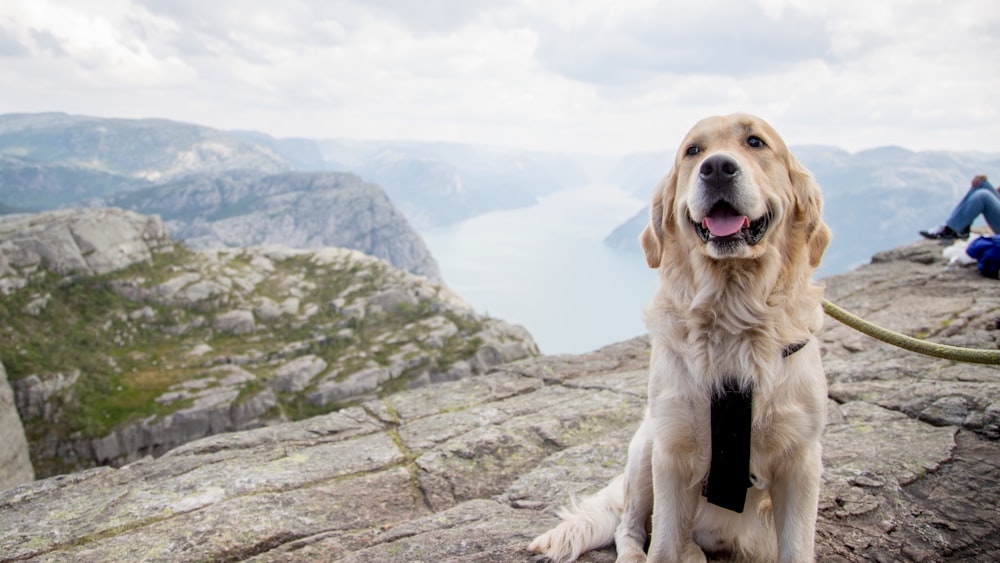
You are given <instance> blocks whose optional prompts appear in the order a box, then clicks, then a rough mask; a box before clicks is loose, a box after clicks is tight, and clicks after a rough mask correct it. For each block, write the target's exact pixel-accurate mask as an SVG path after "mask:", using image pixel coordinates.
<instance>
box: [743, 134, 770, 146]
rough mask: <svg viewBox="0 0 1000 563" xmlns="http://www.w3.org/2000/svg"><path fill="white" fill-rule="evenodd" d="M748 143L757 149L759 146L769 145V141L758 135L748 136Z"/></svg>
mask: <svg viewBox="0 0 1000 563" xmlns="http://www.w3.org/2000/svg"><path fill="white" fill-rule="evenodd" d="M747 144H748V145H750V146H751V147H753V148H755V149H759V148H763V147H766V146H767V143H765V142H764V141H763V140H762V139H761V138H760V137H758V136H757V135H751V136H750V137H748V138H747Z"/></svg>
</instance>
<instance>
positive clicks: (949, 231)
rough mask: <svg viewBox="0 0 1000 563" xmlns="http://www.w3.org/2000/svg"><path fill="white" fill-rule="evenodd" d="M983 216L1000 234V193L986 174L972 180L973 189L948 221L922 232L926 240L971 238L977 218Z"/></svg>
mask: <svg viewBox="0 0 1000 563" xmlns="http://www.w3.org/2000/svg"><path fill="white" fill-rule="evenodd" d="M980 215H982V216H983V217H984V218H985V219H986V224H988V225H989V226H990V228H991V229H993V232H994V233H996V234H1000V193H997V190H995V189H994V188H993V186H992V185H991V184H990V183H989V182H988V181H987V180H986V175H985V174H980V175H978V176H976V177H975V178H973V179H972V187H971V188H969V191H968V192H967V193H966V194H965V197H963V198H962V201H960V202H958V205H957V206H956V207H955V210H954V211H952V212H951V216H950V217H948V221H947V222H946V223H945V224H944V225H941V226H940V227H936V228H933V229H929V230H926V231H920V234H921V235H923V236H924V237H925V238H929V239H935V240H954V239H967V238H969V230H970V229H971V227H972V223H973V221H975V220H976V217H979V216H980Z"/></svg>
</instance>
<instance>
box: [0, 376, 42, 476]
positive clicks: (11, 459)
mask: <svg viewBox="0 0 1000 563" xmlns="http://www.w3.org/2000/svg"><path fill="white" fill-rule="evenodd" d="M34 478H35V470H34V468H32V466H31V458H30V457H29V455H28V442H27V440H25V438H24V426H23V425H22V424H21V418H20V416H18V413H17V407H16V406H15V405H14V391H13V390H12V389H11V388H10V385H9V384H8V383H7V370H6V369H5V368H4V367H3V364H0V490H3V489H9V488H11V487H13V486H14V485H20V484H21V483H28V482H30V481H32V480H34Z"/></svg>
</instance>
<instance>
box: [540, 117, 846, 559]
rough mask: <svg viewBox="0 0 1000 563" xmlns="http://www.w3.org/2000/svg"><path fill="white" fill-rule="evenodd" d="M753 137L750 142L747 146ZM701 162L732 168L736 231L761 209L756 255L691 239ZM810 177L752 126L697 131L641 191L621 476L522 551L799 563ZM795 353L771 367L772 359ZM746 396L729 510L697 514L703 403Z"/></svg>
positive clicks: (808, 416)
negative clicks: (647, 284) (745, 482)
mask: <svg viewBox="0 0 1000 563" xmlns="http://www.w3.org/2000/svg"><path fill="white" fill-rule="evenodd" d="M752 137H753V138H756V139H757V140H759V141H761V143H759V144H758V143H757V141H754V140H751V138H752ZM713 155H724V156H725V157H726V158H729V159H731V160H732V161H734V162H736V163H737V164H738V166H739V170H740V172H739V174H738V176H737V179H736V180H735V181H734V182H733V184H732V187H731V192H729V193H728V195H727V199H728V200H729V201H731V202H735V206H736V207H738V208H739V209H738V210H739V211H740V212H742V213H744V214H746V215H747V216H748V217H749V218H750V220H754V219H757V218H759V217H762V216H764V215H765V214H769V217H770V223H769V226H768V228H767V230H766V232H765V234H764V235H763V237H762V238H761V239H760V241H759V242H757V243H756V244H738V243H737V244H729V245H724V244H716V241H714V240H713V241H709V242H703V240H702V239H701V238H700V237H699V236H698V235H697V233H696V230H695V227H694V224H695V223H700V222H701V219H702V218H704V216H705V214H707V213H708V211H709V208H710V207H711V204H712V201H711V193H710V192H709V191H708V189H707V188H706V187H705V185H704V184H705V182H704V181H703V179H702V178H701V174H700V173H699V171H700V170H701V165H702V163H704V162H705V160H706V159H708V158H709V157H712V156H713ZM821 210H822V199H821V195H820V191H819V188H818V186H817V185H816V183H815V182H814V181H813V178H812V176H811V175H810V174H809V172H808V171H806V170H805V169H804V168H803V167H802V166H801V165H800V164H799V163H798V161H797V160H796V159H795V157H794V156H792V154H791V153H790V152H789V151H788V148H787V147H786V146H785V144H784V141H782V139H781V137H779V136H778V134H777V133H776V132H775V131H774V130H773V129H772V128H771V127H770V126H769V125H768V124H767V123H765V122H764V121H762V120H760V119H758V118H756V117H753V116H749V115H742V114H736V115H730V116H725V117H712V118H707V119H705V120H702V121H700V122H699V123H698V124H696V125H695V126H694V128H693V129H692V130H691V131H690V132H689V133H688V135H687V137H686V138H685V139H684V142H683V143H682V144H681V146H680V148H679V150H678V152H677V156H676V158H675V161H674V164H673V168H672V169H671V171H670V173H669V174H667V176H666V177H665V178H664V179H663V180H662V181H661V182H660V183H659V185H658V186H657V187H656V190H655V193H654V194H653V201H652V209H651V213H650V223H649V225H648V226H647V227H646V229H645V231H644V232H643V234H642V237H641V242H642V247H643V250H644V251H645V254H646V259H647V262H648V263H649V265H650V267H652V268H658V269H659V278H660V285H659V288H658V289H657V291H656V292H655V294H654V296H653V299H652V301H651V302H650V303H649V305H648V306H647V308H646V324H647V327H648V328H649V333H650V337H651V340H652V356H651V359H650V374H649V390H648V393H649V395H648V403H647V410H646V414H645V418H644V420H643V422H642V424H641V426H640V427H639V429H638V431H637V432H636V434H635V436H634V437H633V438H632V441H631V443H630V445H629V450H628V460H627V463H626V467H625V473H624V475H622V476H620V477H618V478H616V479H615V480H613V481H612V482H611V483H610V484H609V485H608V486H607V487H605V488H604V489H603V490H601V491H600V492H598V493H597V494H596V495H594V496H592V497H589V498H587V499H585V500H583V501H581V502H579V503H574V504H573V505H572V506H571V507H569V508H568V509H563V510H561V511H560V512H559V516H560V517H561V518H562V522H561V523H560V524H559V525H558V526H556V527H555V528H553V529H552V530H550V531H548V532H546V533H544V534H542V535H541V536H539V537H537V538H535V540H534V541H532V542H531V544H530V546H529V549H531V550H532V551H534V552H536V553H538V554H540V555H542V556H544V557H547V558H548V559H550V560H552V561H559V562H562V561H572V560H575V559H576V558H578V557H579V556H580V555H581V554H582V553H584V552H586V551H589V550H592V549H595V548H598V547H602V546H605V545H608V544H610V543H611V542H612V541H614V542H615V545H616V548H617V551H618V561H620V562H626V561H635V562H639V561H646V560H647V554H646V553H645V551H644V546H645V545H646V541H647V539H648V540H649V548H648V551H649V553H648V560H649V561H699V562H700V561H705V558H706V557H705V553H706V552H708V553H711V552H717V551H718V552H728V553H730V554H732V555H735V556H736V557H738V558H742V559H745V560H747V561H810V560H812V559H813V546H814V535H815V522H816V510H817V503H818V497H819V486H820V473H821V471H822V462H821V448H820V435H821V433H822V430H823V425H824V422H825V416H826V410H825V409H826V380H825V377H824V374H823V368H822V364H821V362H820V353H819V347H818V344H817V342H816V341H815V337H814V335H815V333H816V331H817V330H819V328H820V326H821V324H822V320H823V313H822V309H821V307H820V299H821V295H822V290H821V289H820V288H819V287H817V286H815V285H814V284H813V283H812V282H811V281H810V275H811V273H812V271H813V270H814V269H815V267H816V266H817V265H818V264H819V262H820V259H821V257H822V255H823V251H824V250H825V249H826V246H827V244H828V243H829V240H830V233H829V230H828V229H827V227H826V225H825V224H824V223H823V221H822V216H821ZM804 341H805V342H808V344H807V345H806V346H805V347H804V348H802V349H801V350H800V351H798V352H796V353H795V354H793V355H791V356H789V357H787V358H783V357H782V351H783V349H784V348H785V347H786V346H788V345H790V344H792V343H796V342H804ZM732 376H738V377H740V378H742V379H743V380H744V381H746V382H749V383H751V384H752V385H753V389H754V402H753V425H752V443H751V462H750V469H751V473H752V475H753V482H754V486H753V487H752V488H751V489H750V490H749V492H748V496H747V502H746V508H745V510H744V511H743V513H741V514H738V513H735V512H731V511H728V510H725V509H723V508H719V507H716V506H714V505H710V504H708V503H707V502H706V501H705V499H704V498H703V497H702V495H701V483H702V481H703V479H704V478H705V476H706V475H707V473H708V468H709V464H710V461H711V444H710V436H711V434H710V431H711V429H710V422H709V421H710V418H709V415H710V404H711V395H712V392H713V390H715V389H718V387H719V385H720V382H721V381H722V380H723V378H725V377H732Z"/></svg>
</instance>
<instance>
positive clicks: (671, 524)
mask: <svg viewBox="0 0 1000 563" xmlns="http://www.w3.org/2000/svg"><path fill="white" fill-rule="evenodd" d="M671 438H673V439H671ZM696 452H697V446H695V445H694V444H692V443H690V442H689V441H688V440H686V439H683V438H681V439H678V438H677V437H676V436H674V437H672V436H670V435H667V436H657V437H656V438H655V439H654V442H653V451H652V473H653V527H652V533H651V538H650V544H649V561H651V562H660V561H683V562H699V563H703V562H704V561H705V553H704V552H703V551H702V550H701V548H700V547H698V545H697V544H696V543H695V542H694V534H693V527H694V519H695V516H696V514H697V511H698V503H699V502H700V499H701V489H700V488H699V487H698V486H697V481H698V480H697V479H696V478H695V477H694V473H695V471H696V465H697V464H696V463H695V462H694V460H695V459H697V454H696Z"/></svg>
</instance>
